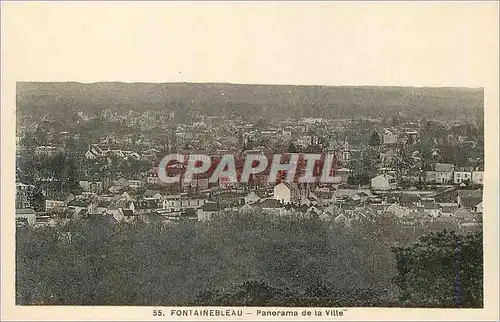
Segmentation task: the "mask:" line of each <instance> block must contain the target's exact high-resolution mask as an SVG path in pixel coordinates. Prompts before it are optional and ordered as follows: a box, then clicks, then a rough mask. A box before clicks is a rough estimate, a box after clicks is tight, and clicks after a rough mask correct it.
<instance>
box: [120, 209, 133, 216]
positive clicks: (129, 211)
mask: <svg viewBox="0 0 500 322" xmlns="http://www.w3.org/2000/svg"><path fill="white" fill-rule="evenodd" d="M122 212H123V215H124V216H136V215H135V214H134V212H133V211H132V210H131V209H122Z"/></svg>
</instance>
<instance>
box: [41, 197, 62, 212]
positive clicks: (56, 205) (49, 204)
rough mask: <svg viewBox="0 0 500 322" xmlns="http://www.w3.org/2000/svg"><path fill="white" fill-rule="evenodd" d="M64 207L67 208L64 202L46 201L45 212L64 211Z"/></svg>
mask: <svg viewBox="0 0 500 322" xmlns="http://www.w3.org/2000/svg"><path fill="white" fill-rule="evenodd" d="M64 207H66V202H65V201H63V200H45V211H49V210H52V209H62V208H64Z"/></svg>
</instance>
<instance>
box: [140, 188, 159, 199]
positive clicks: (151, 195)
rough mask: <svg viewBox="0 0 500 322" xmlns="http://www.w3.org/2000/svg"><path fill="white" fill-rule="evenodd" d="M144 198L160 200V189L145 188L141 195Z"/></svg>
mask: <svg viewBox="0 0 500 322" xmlns="http://www.w3.org/2000/svg"><path fill="white" fill-rule="evenodd" d="M143 198H144V200H161V199H162V195H161V192H160V190H149V189H148V190H146V192H144V195H143Z"/></svg>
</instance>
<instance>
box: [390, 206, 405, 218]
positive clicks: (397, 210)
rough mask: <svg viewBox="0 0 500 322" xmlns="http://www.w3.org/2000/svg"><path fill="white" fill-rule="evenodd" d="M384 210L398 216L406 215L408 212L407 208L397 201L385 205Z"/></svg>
mask: <svg viewBox="0 0 500 322" xmlns="http://www.w3.org/2000/svg"><path fill="white" fill-rule="evenodd" d="M386 212H388V213H391V214H393V215H394V216H396V217H398V218H402V217H406V216H408V215H409V213H410V212H409V211H408V209H407V208H405V207H401V206H400V205H398V204H397V203H394V204H392V205H390V206H389V207H387V209H386Z"/></svg>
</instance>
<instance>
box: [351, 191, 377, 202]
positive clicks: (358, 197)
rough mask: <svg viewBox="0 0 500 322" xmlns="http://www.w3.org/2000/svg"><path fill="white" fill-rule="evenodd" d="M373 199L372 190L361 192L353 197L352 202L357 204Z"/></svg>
mask: <svg viewBox="0 0 500 322" xmlns="http://www.w3.org/2000/svg"><path fill="white" fill-rule="evenodd" d="M371 197H373V195H372V193H371V192H370V190H360V191H358V192H356V193H355V194H354V195H353V196H351V200H352V201H355V202H365V201H367V200H368V199H370V198H371Z"/></svg>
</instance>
